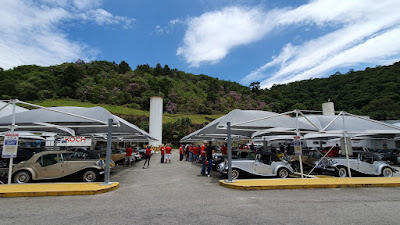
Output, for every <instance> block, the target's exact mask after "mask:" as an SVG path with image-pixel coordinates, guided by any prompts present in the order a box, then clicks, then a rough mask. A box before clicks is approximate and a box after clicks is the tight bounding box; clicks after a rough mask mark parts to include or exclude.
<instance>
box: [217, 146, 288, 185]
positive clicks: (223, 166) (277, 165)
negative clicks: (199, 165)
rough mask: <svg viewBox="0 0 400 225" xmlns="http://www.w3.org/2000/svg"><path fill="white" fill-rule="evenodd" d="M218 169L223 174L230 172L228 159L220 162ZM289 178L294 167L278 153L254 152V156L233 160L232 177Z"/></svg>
mask: <svg viewBox="0 0 400 225" xmlns="http://www.w3.org/2000/svg"><path fill="white" fill-rule="evenodd" d="M217 170H218V171H219V172H220V173H222V174H227V173H228V160H227V159H225V160H224V162H222V163H220V164H218V166H217ZM246 173H248V174H254V175H259V176H268V177H279V178H287V177H288V176H289V174H290V173H293V169H292V167H291V166H290V164H289V163H288V162H286V161H284V160H280V159H279V158H278V157H277V156H276V154H273V153H271V152H265V153H262V154H254V156H253V158H252V157H248V158H247V159H234V160H232V179H237V178H239V177H241V176H242V175H243V174H246Z"/></svg>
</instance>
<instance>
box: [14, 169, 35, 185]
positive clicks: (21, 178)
mask: <svg viewBox="0 0 400 225" xmlns="http://www.w3.org/2000/svg"><path fill="white" fill-rule="evenodd" d="M31 177H32V176H31V173H29V172H28V171H26V170H23V171H19V172H17V173H16V174H15V175H14V183H17V184H26V183H29V182H30V181H31Z"/></svg>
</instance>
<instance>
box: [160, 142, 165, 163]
mask: <svg viewBox="0 0 400 225" xmlns="http://www.w3.org/2000/svg"><path fill="white" fill-rule="evenodd" d="M160 151H161V163H164V155H165V147H164V145H161V148H160Z"/></svg>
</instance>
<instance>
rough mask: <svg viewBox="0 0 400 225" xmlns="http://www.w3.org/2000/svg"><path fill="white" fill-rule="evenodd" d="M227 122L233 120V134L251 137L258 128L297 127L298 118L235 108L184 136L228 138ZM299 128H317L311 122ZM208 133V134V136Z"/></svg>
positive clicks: (300, 123) (185, 138) (302, 124)
mask: <svg viewBox="0 0 400 225" xmlns="http://www.w3.org/2000/svg"><path fill="white" fill-rule="evenodd" d="M227 122H231V134H232V135H238V137H240V138H249V137H251V136H252V134H253V133H254V132H255V131H257V130H264V129H270V128H275V127H281V128H282V129H296V119H294V118H292V117H290V116H287V115H281V114H278V113H274V112H267V111H260V110H240V109H235V110H232V111H231V112H229V113H228V114H226V115H225V116H222V117H220V118H218V119H216V120H214V121H212V122H210V123H209V124H208V125H207V126H205V127H203V128H201V129H199V130H197V131H195V132H193V133H191V134H189V135H187V136H186V137H184V138H182V141H183V140H187V139H189V138H196V139H197V138H202V137H204V139H210V138H211V139H213V138H215V139H216V138H218V137H220V138H221V135H224V136H223V138H226V137H227V135H226V132H227V130H226V129H227ZM298 125H299V129H303V130H316V129H315V128H314V127H313V126H312V125H309V123H302V122H299V123H298ZM206 135H208V136H206Z"/></svg>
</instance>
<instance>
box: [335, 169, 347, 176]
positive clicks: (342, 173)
mask: <svg viewBox="0 0 400 225" xmlns="http://www.w3.org/2000/svg"><path fill="white" fill-rule="evenodd" d="M336 170H337V171H336V176H338V177H342V178H344V177H347V169H346V168H345V167H339V168H336Z"/></svg>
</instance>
